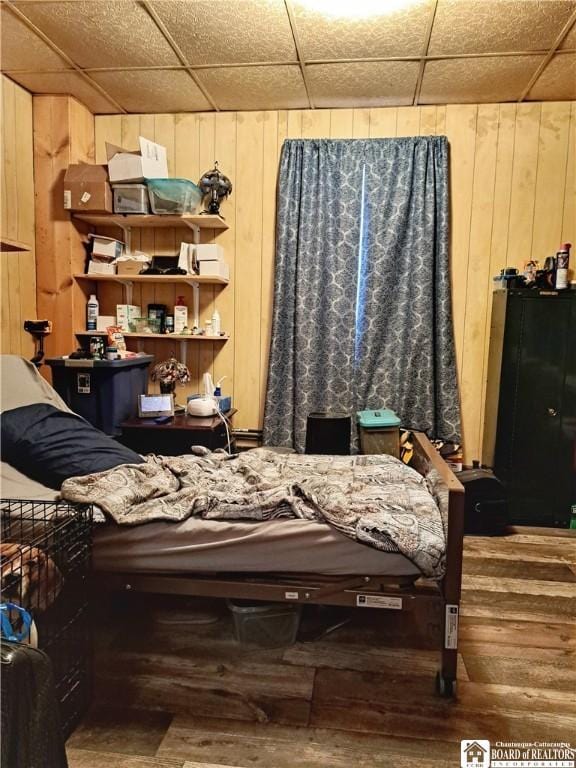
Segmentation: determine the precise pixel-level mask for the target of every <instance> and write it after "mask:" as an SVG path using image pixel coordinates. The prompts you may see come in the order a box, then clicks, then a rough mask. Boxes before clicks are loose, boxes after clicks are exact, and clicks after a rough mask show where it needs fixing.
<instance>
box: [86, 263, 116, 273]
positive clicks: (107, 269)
mask: <svg viewBox="0 0 576 768" xmlns="http://www.w3.org/2000/svg"><path fill="white" fill-rule="evenodd" d="M88 274H89V275H115V274H116V264H114V263H113V262H111V261H89V262H88Z"/></svg>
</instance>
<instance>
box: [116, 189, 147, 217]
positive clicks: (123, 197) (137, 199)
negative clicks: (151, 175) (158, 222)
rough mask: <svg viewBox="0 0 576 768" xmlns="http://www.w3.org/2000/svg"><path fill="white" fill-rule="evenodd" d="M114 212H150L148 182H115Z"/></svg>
mask: <svg viewBox="0 0 576 768" xmlns="http://www.w3.org/2000/svg"><path fill="white" fill-rule="evenodd" d="M112 191H113V192H114V213H150V204H149V201H148V187H147V186H146V184H114V186H113V187H112Z"/></svg>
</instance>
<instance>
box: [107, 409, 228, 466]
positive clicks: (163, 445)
mask: <svg viewBox="0 0 576 768" xmlns="http://www.w3.org/2000/svg"><path fill="white" fill-rule="evenodd" d="M235 413H236V409H235V408H232V409H231V410H230V411H227V412H226V413H225V414H224V416H226V418H227V419H228V421H231V420H232V417H233V416H234V414H235ZM120 426H121V428H122V435H121V436H120V437H119V438H118V440H119V441H120V442H121V443H122V444H123V445H125V446H127V447H128V448H131V449H132V450H133V451H136V453H142V454H147V453H159V454H161V455H162V456H180V455H181V454H183V453H190V447H191V446H192V445H203V446H204V447H205V448H209V449H210V450H211V451H214V450H216V448H226V445H227V437H226V428H225V427H224V424H223V423H222V420H221V419H220V417H219V416H206V417H202V416H188V414H186V413H178V414H176V415H175V416H174V418H173V419H170V421H168V422H166V423H165V424H157V423H156V422H155V421H154V419H138V418H136V419H128V420H127V421H124V422H122V424H121V425H120ZM229 429H230V432H232V429H231V428H230V427H229ZM231 437H232V436H231ZM231 449H232V451H233V450H234V439H233V438H232V439H231Z"/></svg>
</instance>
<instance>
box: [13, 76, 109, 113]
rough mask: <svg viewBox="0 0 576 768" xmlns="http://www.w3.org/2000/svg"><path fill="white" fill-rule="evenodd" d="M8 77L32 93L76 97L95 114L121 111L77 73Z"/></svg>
mask: <svg viewBox="0 0 576 768" xmlns="http://www.w3.org/2000/svg"><path fill="white" fill-rule="evenodd" d="M7 75H8V77H10V78H12V80H14V81H15V82H17V83H19V84H20V85H22V86H24V88H26V89H27V90H29V91H31V92H32V93H68V94H70V95H71V96H75V97H76V98H77V99H78V101H81V102H82V103H83V104H85V105H86V106H87V107H88V109H89V110H90V111H91V112H94V114H113V113H115V112H119V111H120V110H119V109H118V108H117V107H116V106H115V105H114V104H112V102H109V101H108V100H107V99H106V98H105V97H104V96H102V94H101V93H100V91H98V90H97V89H96V88H93V87H92V86H91V85H90V83H89V82H87V81H86V80H84V78H83V77H82V76H81V75H79V74H78V73H77V72H62V73H60V72H58V73H50V74H46V73H41V72H39V73H33V74H29V73H27V74H24V73H21V72H7Z"/></svg>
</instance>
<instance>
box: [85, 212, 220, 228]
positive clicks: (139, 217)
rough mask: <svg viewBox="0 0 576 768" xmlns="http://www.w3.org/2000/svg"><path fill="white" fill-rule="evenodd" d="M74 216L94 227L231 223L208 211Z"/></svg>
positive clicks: (203, 225) (214, 226)
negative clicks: (172, 213) (178, 213)
mask: <svg viewBox="0 0 576 768" xmlns="http://www.w3.org/2000/svg"><path fill="white" fill-rule="evenodd" d="M72 217H73V218H74V219H78V221H83V222H85V223H86V224H91V225H92V226H93V227H120V229H126V228H129V227H188V228H189V229H222V230H224V229H228V228H229V226H230V225H229V224H228V223H227V222H226V221H224V219H223V218H222V217H221V216H215V215H214V214H210V213H207V214H206V215H205V216H203V215H201V214H195V213H183V214H182V215H179V216H172V215H169V214H166V215H154V214H137V213H132V214H120V213H73V214H72Z"/></svg>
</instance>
